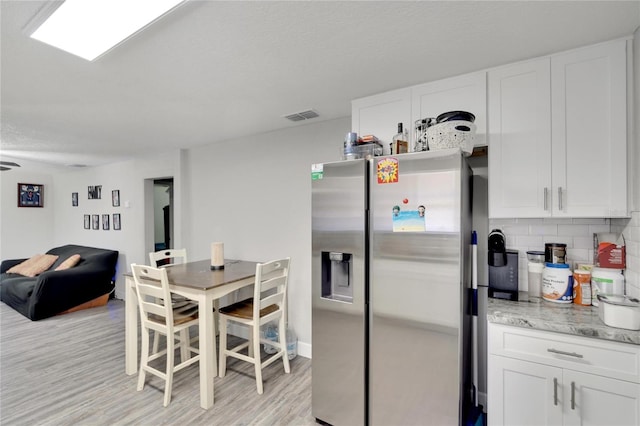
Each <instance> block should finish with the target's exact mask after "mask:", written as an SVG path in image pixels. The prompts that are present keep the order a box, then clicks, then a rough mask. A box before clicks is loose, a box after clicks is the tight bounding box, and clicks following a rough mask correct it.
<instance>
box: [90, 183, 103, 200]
mask: <svg viewBox="0 0 640 426" xmlns="http://www.w3.org/2000/svg"><path fill="white" fill-rule="evenodd" d="M87 197H88V198H89V199H90V200H99V199H101V198H102V185H96V186H89V187H88V191H87Z"/></svg>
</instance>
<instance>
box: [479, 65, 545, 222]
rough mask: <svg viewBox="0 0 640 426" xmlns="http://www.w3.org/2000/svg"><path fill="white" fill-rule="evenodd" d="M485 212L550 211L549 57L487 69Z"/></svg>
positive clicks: (529, 214)
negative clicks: (487, 124)
mask: <svg viewBox="0 0 640 426" xmlns="http://www.w3.org/2000/svg"><path fill="white" fill-rule="evenodd" d="M488 80H489V102H488V105H489V108H488V110H489V111H488V115H489V126H488V132H489V139H490V141H489V142H490V144H491V147H490V149H489V159H488V168H489V197H490V203H489V209H490V211H489V214H490V216H491V217H548V216H550V215H551V204H550V203H551V200H550V195H551V194H550V191H551V100H550V91H549V88H550V86H551V71H550V61H549V58H545V59H538V60H534V61H528V62H523V63H518V64H515V65H509V66H505V67H501V68H498V69H495V70H491V71H489V76H488Z"/></svg>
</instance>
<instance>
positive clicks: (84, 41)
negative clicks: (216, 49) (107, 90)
mask: <svg viewBox="0 0 640 426" xmlns="http://www.w3.org/2000/svg"><path fill="white" fill-rule="evenodd" d="M184 1H185V0H66V1H65V2H64V3H63V4H62V5H60V7H58V9H56V11H55V12H53V14H52V15H51V16H50V17H49V19H47V20H46V21H45V22H44V23H43V24H42V25H41V26H40V27H39V28H38V29H37V30H36V31H35V32H34V33H33V34H32V35H31V37H32V38H34V39H37V40H40V41H42V42H44V43H47V44H49V45H51V46H55V47H57V48H59V49H62V50H64V51H67V52H69V53H72V54H74V55H76V56H80V57H81V58H84V59H86V60H88V61H93V60H94V59H95V58H97V57H99V56H100V55H102V54H103V53H105V52H106V51H108V50H109V49H111V48H113V47H114V46H116V45H118V44H119V43H121V42H122V41H124V40H126V39H127V38H128V37H130V36H131V35H133V34H135V33H136V32H138V31H139V30H141V29H143V28H144V27H146V26H147V25H149V24H150V23H152V22H153V21H155V20H156V19H158V18H160V17H161V16H162V15H164V14H165V13H167V12H169V11H170V10H172V9H173V8H174V7H176V6H177V5H179V4H180V3H182V2H184Z"/></svg>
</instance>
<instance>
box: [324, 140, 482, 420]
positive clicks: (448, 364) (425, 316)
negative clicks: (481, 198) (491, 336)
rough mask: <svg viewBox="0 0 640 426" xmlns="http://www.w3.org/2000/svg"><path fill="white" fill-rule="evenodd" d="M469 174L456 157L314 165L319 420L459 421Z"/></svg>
mask: <svg viewBox="0 0 640 426" xmlns="http://www.w3.org/2000/svg"><path fill="white" fill-rule="evenodd" d="M471 182H472V172H471V169H470V167H469V165H468V164H467V161H466V158H465V157H464V156H463V155H462V154H461V153H460V151H459V150H443V151H434V152H424V153H415V154H402V155H397V156H385V157H375V158H373V159H370V160H365V159H360V160H349V161H340V162H334V163H325V164H314V165H313V166H312V211H313V214H312V274H313V277H312V286H313V289H312V298H313V300H312V332H313V336H312V413H313V416H314V417H315V418H316V419H317V420H319V421H320V422H324V423H328V424H332V425H335V426H340V425H349V426H351V425H428V424H433V425H445V424H446V425H452V424H462V423H464V420H465V412H466V407H468V404H469V400H470V398H471V387H472V384H471V377H472V375H471V352H470V345H471V334H470V333H471V307H470V303H471V300H470V293H471V290H470V287H471V262H470V259H471V246H470V244H471V220H472V219H471V197H472V194H471V188H472V184H471Z"/></svg>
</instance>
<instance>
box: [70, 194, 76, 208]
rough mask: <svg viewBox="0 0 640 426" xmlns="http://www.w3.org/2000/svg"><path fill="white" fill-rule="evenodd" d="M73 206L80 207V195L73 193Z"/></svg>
mask: <svg viewBox="0 0 640 426" xmlns="http://www.w3.org/2000/svg"><path fill="white" fill-rule="evenodd" d="M71 205H72V206H73V207H78V193H77V192H72V193H71Z"/></svg>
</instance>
